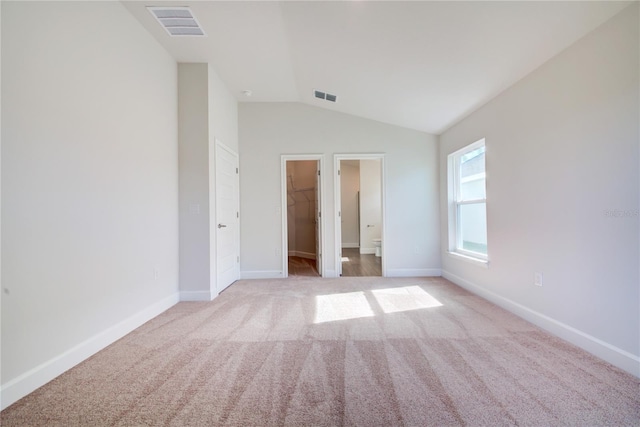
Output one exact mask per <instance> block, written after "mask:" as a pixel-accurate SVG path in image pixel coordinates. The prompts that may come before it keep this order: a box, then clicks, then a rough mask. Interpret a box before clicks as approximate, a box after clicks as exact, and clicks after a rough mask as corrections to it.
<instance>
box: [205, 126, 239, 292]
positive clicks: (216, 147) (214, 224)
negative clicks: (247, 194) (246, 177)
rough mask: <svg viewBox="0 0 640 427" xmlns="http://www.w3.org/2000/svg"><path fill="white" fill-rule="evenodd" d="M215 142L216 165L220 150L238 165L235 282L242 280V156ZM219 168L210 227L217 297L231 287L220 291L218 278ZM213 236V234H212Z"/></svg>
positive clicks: (236, 179) (215, 172)
mask: <svg viewBox="0 0 640 427" xmlns="http://www.w3.org/2000/svg"><path fill="white" fill-rule="evenodd" d="M214 142H215V152H214V153H215V154H214V155H215V159H214V165H216V162H217V161H218V150H224V151H226V152H228V153H229V154H231V155H232V156H233V157H235V163H236V178H235V186H236V189H237V192H236V203H235V209H236V212H237V213H238V214H237V218H236V229H235V233H234V234H235V235H234V236H233V238H234V240H235V246H236V257H237V259H236V272H237V274H236V277H235V280H238V279H240V156H239V155H238V153H237V152H236V151H235V150H234V149H232V148H231V147H229V146H228V145H226V144H223V143H222V142H220V140H219V139H218V138H214ZM217 173H218V171H217V167H216V170H215V171H214V176H215V184H214V187H215V189H216V195H215V196H214V200H215V204H216V206H215V221H214V222H213V223H212V224H210V227H211V229H212V230H214V232H213V234H215V245H216V246H215V259H214V260H213V262H215V274H216V276H215V292H214V294H215V295H218V294H220V292H222V291H223V290H224V289H226V288H227V287H228V286H229V285H230V284H229V285H226V286H225V287H224V288H222V289H220V283H219V280H218V276H219V271H218V269H219V263H218V235H217V228H214V227H216V225H217V224H218V223H220V221H221V219H220V217H219V216H220V213H219V206H218V199H217V197H218V196H217V193H218V188H217V186H218V177H217V175H216V174H217ZM210 234H211V233H210ZM231 283H233V282H231Z"/></svg>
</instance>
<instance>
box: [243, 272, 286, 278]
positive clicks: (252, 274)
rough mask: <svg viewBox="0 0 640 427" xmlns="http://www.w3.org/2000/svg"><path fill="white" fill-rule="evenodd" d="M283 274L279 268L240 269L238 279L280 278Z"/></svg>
mask: <svg viewBox="0 0 640 427" xmlns="http://www.w3.org/2000/svg"><path fill="white" fill-rule="evenodd" d="M283 277H284V275H283V274H282V271H279V270H255V271H241V272H240V279H242V280H244V279H282V278H283Z"/></svg>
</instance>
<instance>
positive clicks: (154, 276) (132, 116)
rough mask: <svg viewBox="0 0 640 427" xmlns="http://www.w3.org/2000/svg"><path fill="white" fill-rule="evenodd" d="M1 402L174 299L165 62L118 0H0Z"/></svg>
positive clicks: (171, 91) (171, 143) (171, 64)
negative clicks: (51, 0)
mask: <svg viewBox="0 0 640 427" xmlns="http://www.w3.org/2000/svg"><path fill="white" fill-rule="evenodd" d="M1 7H2V56H3V58H2V59H3V61H2V123H3V127H2V142H3V146H2V174H3V177H2V178H3V179H2V265H3V270H2V285H3V288H4V289H5V294H4V295H3V298H2V344H3V345H2V406H3V407H5V406H7V405H8V404H9V403H11V402H12V401H15V400H16V399H18V398H20V397H21V396H23V395H25V394H27V393H29V392H30V391H32V390H33V389H35V388H36V387H38V386H40V385H42V384H43V383H45V382H47V381H48V380H50V379H52V378H53V377H55V376H57V375H58V374H59V373H61V372H63V371H64V370H66V369H68V368H70V367H71V366H73V365H74V364H76V363H78V362H79V361H81V360H82V359H84V358H86V357H88V356H89V355H90V354H92V353H94V352H95V351H98V350H99V349H100V348H102V347H103V346H104V345H107V344H109V343H111V342H112V341H114V340H115V339H117V338H119V337H120V336H122V335H124V334H126V333H127V332H129V331H130V330H131V329H133V328H135V327H137V326H139V325H140V324H141V323H143V322H144V321H146V320H148V319H149V318H151V317H153V316H155V315H157V314H159V313H160V312H161V311H163V310H164V309H166V308H168V307H169V306H171V305H172V304H174V303H175V302H176V301H177V291H178V179H177V178H178V153H177V115H176V111H177V91H176V79H177V71H176V64H175V61H173V59H172V58H171V57H170V56H169V55H168V54H167V53H166V52H165V51H164V50H163V49H162V48H161V47H160V46H159V45H158V43H157V42H156V41H155V40H154V39H153V38H152V37H151V36H150V35H149V34H148V33H147V32H146V31H145V30H144V29H143V28H142V27H140V25H139V23H138V22H137V21H136V20H135V19H134V18H133V17H132V16H131V15H130V14H129V12H127V11H126V9H125V8H124V7H123V6H122V5H121V4H120V3H118V2H69V3H62V2H61V3H49V2H42V3H31V2H19V3H18V2H16V3H13V2H2V4H1Z"/></svg>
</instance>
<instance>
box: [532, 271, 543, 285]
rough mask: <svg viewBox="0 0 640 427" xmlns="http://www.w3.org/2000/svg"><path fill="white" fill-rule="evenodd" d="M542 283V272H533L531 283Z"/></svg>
mask: <svg viewBox="0 0 640 427" xmlns="http://www.w3.org/2000/svg"><path fill="white" fill-rule="evenodd" d="M542 283H543V275H542V273H534V274H533V284H534V285H536V286H542Z"/></svg>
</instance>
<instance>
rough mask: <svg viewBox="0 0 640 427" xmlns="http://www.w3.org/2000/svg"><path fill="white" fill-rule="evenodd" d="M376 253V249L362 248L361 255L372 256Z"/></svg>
mask: <svg viewBox="0 0 640 427" xmlns="http://www.w3.org/2000/svg"><path fill="white" fill-rule="evenodd" d="M375 253H376V248H360V254H361V255H371V254H375Z"/></svg>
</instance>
